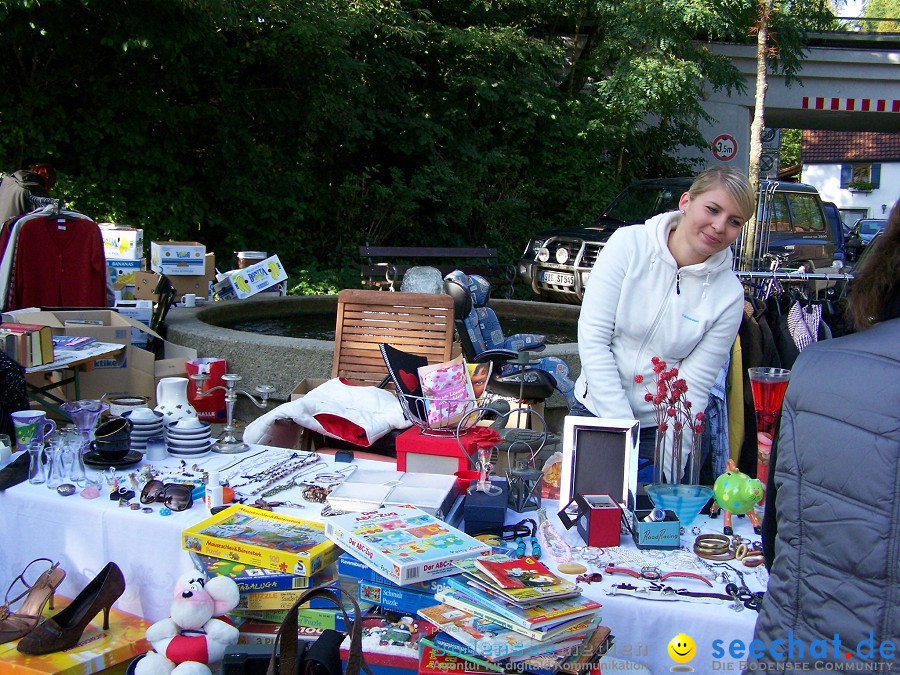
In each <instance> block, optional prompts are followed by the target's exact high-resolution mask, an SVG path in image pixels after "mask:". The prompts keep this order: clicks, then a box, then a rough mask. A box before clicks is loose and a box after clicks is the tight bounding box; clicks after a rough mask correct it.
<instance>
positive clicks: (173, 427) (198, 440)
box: [166, 417, 215, 457]
mask: <svg viewBox="0 0 900 675" xmlns="http://www.w3.org/2000/svg"><path fill="white" fill-rule="evenodd" d="M211 435H212V431H211V429H210V427H209V423H208V422H203V421H202V420H198V419H197V418H196V417H193V418H186V419H182V420H178V421H177V422H171V423H170V424H167V425H166V446H167V447H168V448H169V454H170V455H175V456H176V457H194V456H196V455H202V454H205V453H206V452H207V451H208V450H209V449H210V447H211V446H212V444H213V443H215V441H214V440H213V439H212V438H211Z"/></svg>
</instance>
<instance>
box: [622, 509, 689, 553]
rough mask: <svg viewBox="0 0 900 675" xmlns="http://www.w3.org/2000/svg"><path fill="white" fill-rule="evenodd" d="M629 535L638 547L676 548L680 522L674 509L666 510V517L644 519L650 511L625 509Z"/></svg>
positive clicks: (678, 540)
mask: <svg viewBox="0 0 900 675" xmlns="http://www.w3.org/2000/svg"><path fill="white" fill-rule="evenodd" d="M626 513H627V514H628V520H629V529H630V530H631V537H632V538H633V539H634V543H635V545H637V547H638V548H662V549H676V548H679V547H680V546H681V523H680V522H679V521H678V516H676V515H675V512H674V511H666V512H665V514H666V519H665V520H658V521H655V522H648V521H645V520H644V518H646V517H647V516H649V515H650V511H644V510H637V511H626Z"/></svg>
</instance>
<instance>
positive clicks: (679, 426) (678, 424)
mask: <svg viewBox="0 0 900 675" xmlns="http://www.w3.org/2000/svg"><path fill="white" fill-rule="evenodd" d="M672 428H673V429H675V431H681V430H682V429H683V428H684V425H683V424H682V423H681V422H675V423H673V424H672Z"/></svg>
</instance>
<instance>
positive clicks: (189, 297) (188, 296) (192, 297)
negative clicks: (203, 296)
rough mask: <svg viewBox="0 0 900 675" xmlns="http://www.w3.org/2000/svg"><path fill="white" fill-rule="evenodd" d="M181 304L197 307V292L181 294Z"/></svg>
mask: <svg viewBox="0 0 900 675" xmlns="http://www.w3.org/2000/svg"><path fill="white" fill-rule="evenodd" d="M181 304H182V305H183V306H185V307H196V306H197V294H196V293H185V294H184V295H182V296H181Z"/></svg>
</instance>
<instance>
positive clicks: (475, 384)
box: [466, 361, 494, 404]
mask: <svg viewBox="0 0 900 675" xmlns="http://www.w3.org/2000/svg"><path fill="white" fill-rule="evenodd" d="M466 368H467V369H468V371H469V380H470V381H471V382H472V393H473V394H474V396H475V400H477V401H478V403H479V404H481V399H482V397H483V396H484V392H485V390H486V389H487V383H488V381H489V380H490V379H491V371H493V369H494V364H493V362H492V361H484V362H482V363H467V364H466Z"/></svg>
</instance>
